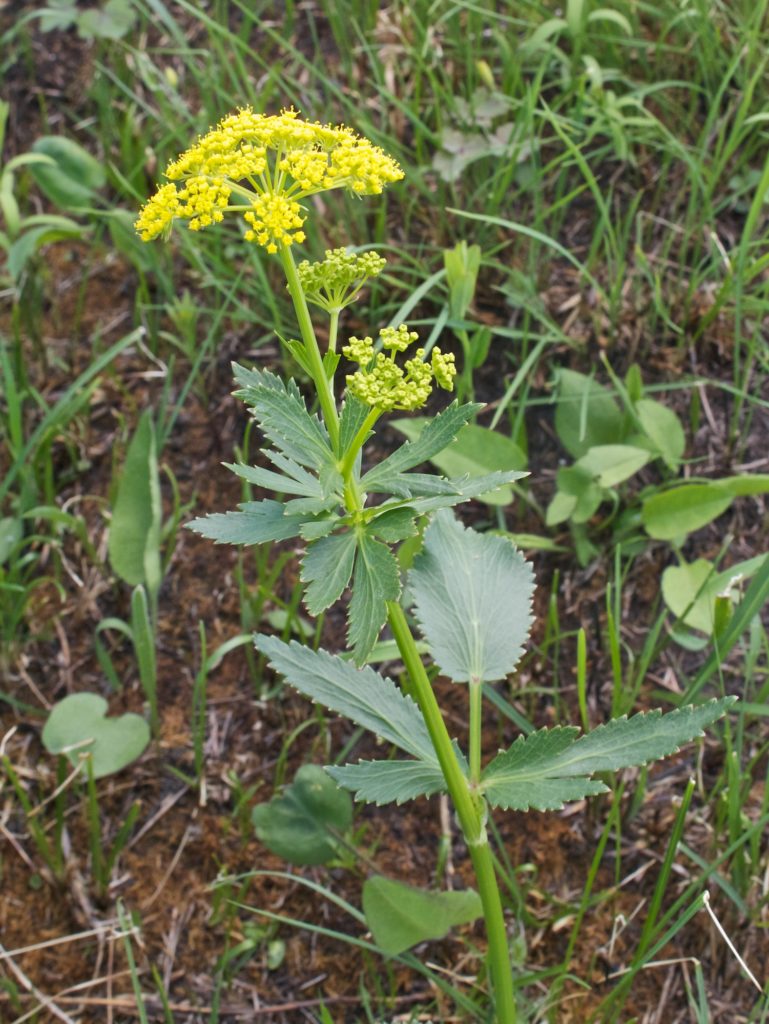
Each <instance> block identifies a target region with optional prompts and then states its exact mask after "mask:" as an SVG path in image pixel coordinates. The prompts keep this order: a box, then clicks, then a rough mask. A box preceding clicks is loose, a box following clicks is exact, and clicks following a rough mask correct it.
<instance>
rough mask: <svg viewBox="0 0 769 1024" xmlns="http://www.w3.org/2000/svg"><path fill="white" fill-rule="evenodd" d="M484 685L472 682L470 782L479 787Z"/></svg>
mask: <svg viewBox="0 0 769 1024" xmlns="http://www.w3.org/2000/svg"><path fill="white" fill-rule="evenodd" d="M482 701H483V684H482V683H481V682H480V680H479V681H477V682H476V681H475V680H473V679H471V680H470V744H469V760H470V781H471V782H472V783H473V785H477V784H478V783H479V782H480V780H481V705H482Z"/></svg>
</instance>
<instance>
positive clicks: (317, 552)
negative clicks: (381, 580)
mask: <svg viewBox="0 0 769 1024" xmlns="http://www.w3.org/2000/svg"><path fill="white" fill-rule="evenodd" d="M356 541H357V537H356V534H355V533H354V532H353V531H352V530H350V531H348V532H347V533H333V534H331V535H330V536H329V537H321V538H320V540H317V541H315V542H314V543H313V544H310V546H309V547H308V548H307V553H306V554H305V556H304V559H303V561H302V582H304V583H309V586H308V587H307V590H306V592H305V595H304V603H305V604H306V605H307V611H308V612H309V613H310V615H320V613H321V612H322V611H324V610H325V609H326V608H328V607H329V605H332V604H333V603H334V601H338V600H339V598H340V597H341V596H342V592H343V591H344V588H345V587H346V586H347V584H348V583H349V582H350V577H351V576H352V568H353V563H354V561H355V548H356Z"/></svg>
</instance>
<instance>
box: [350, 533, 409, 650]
mask: <svg viewBox="0 0 769 1024" xmlns="http://www.w3.org/2000/svg"><path fill="white" fill-rule="evenodd" d="M357 540H358V554H357V557H356V559H355V575H354V576H353V587H352V599H351V600H350V607H349V612H348V620H349V628H348V633H347V639H348V642H349V644H350V646H351V647H352V648H353V652H354V656H355V662H356V664H358V665H361V664H363V662H364V661H365V660H366V657H367V656H368V654H369V653H370V652H371V648H372V647H373V646H374V644H375V643H376V641H377V637H378V636H379V631H380V630H381V628H382V626H383V625H384V623H385V620H386V618H387V602H388V601H397V600H398V598H399V597H400V592H401V581H400V571H399V569H398V562H397V560H396V558H395V555H393V553H392V552H391V551H390V549H389V548H388V547H387V545H386V544H382V543H381V541H378V540H374V538H373V537H371V536H369V535H368V534H366V533H361V534H359V535H358V538H357Z"/></svg>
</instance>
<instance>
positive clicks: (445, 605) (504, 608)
mask: <svg viewBox="0 0 769 1024" xmlns="http://www.w3.org/2000/svg"><path fill="white" fill-rule="evenodd" d="M409 588H410V590H411V593H412V594H413V596H414V599H415V603H416V606H415V610H416V615H417V619H418V620H419V623H420V626H421V630H422V633H423V634H424V636H425V639H426V640H427V642H428V644H429V645H430V651H431V654H432V656H433V658H434V659H435V662H436V664H437V665H438V666H439V667H440V669H441V671H442V672H443V673H444V674H445V675H447V676H449V678H450V679H453V680H454V681H455V682H467V681H470V680H473V681H476V682H486V681H490V680H494V679H504V678H505V676H507V675H508V673H509V672H511V671H512V670H513V668H515V665H516V663H517V661H518V659H519V658H520V656H521V653H522V652H523V645H524V643H525V642H526V639H527V638H528V635H529V629H530V627H531V621H532V615H531V601H532V596H533V592H534V576H533V573H532V569H531V565H530V564H529V563H528V562H527V561H526V560H525V559H524V558H523V556H522V555H521V553H520V552H519V551H518V550H517V549H516V548H515V546H514V545H513V543H512V542H511V541H510V540H508V539H507V538H506V537H498V536H491V535H490V534H480V533H475V531H473V530H468V529H465V527H464V526H462V524H461V523H459V522H458V521H457V520H456V519H455V518H454V516H453V514H452V513H450V512H439V513H438V514H437V515H436V516H435V517H434V519H433V521H432V522H431V524H430V525H429V527H428V528H427V530H426V531H425V536H424V547H423V550H422V552H421V554H419V555H418V556H417V558H416V559H415V561H414V567H413V569H412V570H411V572H410V574H409Z"/></svg>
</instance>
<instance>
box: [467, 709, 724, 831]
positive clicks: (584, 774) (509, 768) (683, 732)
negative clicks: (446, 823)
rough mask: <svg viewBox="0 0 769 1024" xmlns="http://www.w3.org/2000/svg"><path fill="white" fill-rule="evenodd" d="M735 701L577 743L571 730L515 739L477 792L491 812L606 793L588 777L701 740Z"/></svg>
mask: <svg viewBox="0 0 769 1024" xmlns="http://www.w3.org/2000/svg"><path fill="white" fill-rule="evenodd" d="M735 699H736V698H734V697H726V698H723V699H722V700H713V701H709V702H708V703H707V704H702V705H700V706H699V707H692V706H690V707H687V708H679V709H677V710H675V711H671V712H669V713H668V714H666V715H663V714H662V713H661V712H660V711H651V712H647V713H641V714H638V715H634V716H633V717H632V718H629V719H628V718H624V717H623V718H617V719H614V720H613V721H611V722H608V723H607V724H606V725H601V726H598V728H597V729H593V730H592V731H591V732H589V733H587V734H586V735H585V736H582V737H581V738H580V739H575V735H576V732H577V730H576V729H573V728H566V729H564V728H560V727H558V728H556V729H540V730H539V731H538V732H535V733H531V734H530V735H529V736H526V737H519V738H518V739H517V740H516V741H515V743H513V745H512V746H511V747H510V748H509V749H508V750H505V751H503V752H502V753H500V754H498V755H497V757H495V758H494V760H493V761H492V762H491V763H490V764H489V765H488V766H487V767H486V769H485V771H484V772H483V775H482V778H481V790H482V792H483V793H484V795H485V796H486V798H487V799H488V801H489V803H490V804H492V806H494V807H504V808H513V809H515V810H527V809H528V808H529V807H533V808H535V809H536V810H541V811H545V810H555V809H558V808H560V807H562V806H563V804H564V803H566V802H568V801H570V800H577V799H581V798H582V797H583V796H591V795H594V794H596V793H601V792H604V791H605V789H606V787H605V786H604V785H603V784H602V783H601V782H599V781H598V780H591V778H590V776H591V775H594V774H595V773H596V772H599V771H618V770H619V769H621V768H628V767H631V766H633V765H644V764H647V763H648V762H649V761H653V760H656V759H658V758H660V757H666V756H667V755H668V754H672V753H674V752H675V751H676V750H678V749H679V747H681V745H682V744H684V743H686V742H688V741H689V740H691V739H693V738H694V737H695V736H700V735H702V730H703V729H705V728H706V727H707V726H708V725H711V724H712V723H713V722H715V721H716V720H717V719H718V718H720V717H721V716H722V715H723V714H724V713H725V712H726V710H727V709H728V708H729V707H730V706H731V704H733V703H734V701H735Z"/></svg>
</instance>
